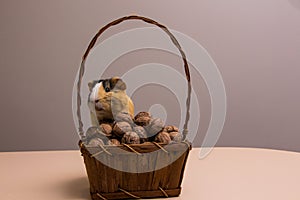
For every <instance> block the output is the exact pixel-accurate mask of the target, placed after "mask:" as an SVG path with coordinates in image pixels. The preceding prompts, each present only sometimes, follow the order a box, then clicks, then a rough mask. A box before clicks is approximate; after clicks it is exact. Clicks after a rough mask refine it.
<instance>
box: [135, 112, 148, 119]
mask: <svg viewBox="0 0 300 200" xmlns="http://www.w3.org/2000/svg"><path fill="white" fill-rule="evenodd" d="M139 117H149V118H151V114H150V113H149V112H139V113H138V114H136V116H135V117H134V119H137V118H139Z"/></svg>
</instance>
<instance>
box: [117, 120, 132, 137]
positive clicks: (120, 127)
mask: <svg viewBox="0 0 300 200" xmlns="http://www.w3.org/2000/svg"><path fill="white" fill-rule="evenodd" d="M129 131H132V128H131V126H130V124H129V123H128V122H117V123H115V125H114V127H113V133H114V134H115V135H116V136H118V137H120V138H122V137H123V135H124V134H125V133H126V132H129Z"/></svg>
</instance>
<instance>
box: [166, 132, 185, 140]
mask: <svg viewBox="0 0 300 200" xmlns="http://www.w3.org/2000/svg"><path fill="white" fill-rule="evenodd" d="M169 135H170V138H171V140H172V141H174V142H181V141H182V134H181V133H179V132H175V131H173V132H170V133H169Z"/></svg>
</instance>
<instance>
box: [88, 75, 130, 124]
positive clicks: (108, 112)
mask: <svg viewBox="0 0 300 200" xmlns="http://www.w3.org/2000/svg"><path fill="white" fill-rule="evenodd" d="M88 86H89V89H90V94H89V106H90V109H91V108H92V109H95V112H96V115H97V118H98V120H103V119H113V112H112V101H113V102H115V99H116V98H115V97H116V93H124V95H126V94H125V90H126V84H125V83H124V82H123V81H122V79H120V78H119V77H113V78H110V79H101V80H96V81H92V82H90V83H89V84H88ZM114 109H115V108H114Z"/></svg>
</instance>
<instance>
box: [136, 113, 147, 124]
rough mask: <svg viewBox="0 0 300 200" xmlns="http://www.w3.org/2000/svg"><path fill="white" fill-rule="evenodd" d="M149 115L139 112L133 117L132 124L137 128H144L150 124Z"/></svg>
mask: <svg viewBox="0 0 300 200" xmlns="http://www.w3.org/2000/svg"><path fill="white" fill-rule="evenodd" d="M150 120H151V115H150V113H148V112H139V113H138V114H137V115H136V116H135V117H134V123H135V124H137V125H139V126H146V125H148V124H149V123H150Z"/></svg>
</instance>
